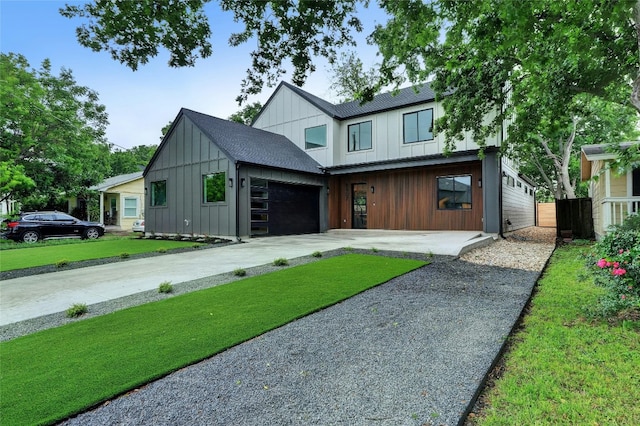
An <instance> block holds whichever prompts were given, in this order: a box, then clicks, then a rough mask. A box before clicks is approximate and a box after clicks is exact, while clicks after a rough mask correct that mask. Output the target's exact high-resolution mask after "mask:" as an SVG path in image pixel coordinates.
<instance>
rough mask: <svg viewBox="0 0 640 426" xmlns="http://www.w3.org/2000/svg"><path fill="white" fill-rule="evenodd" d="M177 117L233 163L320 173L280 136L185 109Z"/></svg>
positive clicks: (295, 146) (318, 167) (294, 145)
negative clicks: (188, 123)
mask: <svg viewBox="0 0 640 426" xmlns="http://www.w3.org/2000/svg"><path fill="white" fill-rule="evenodd" d="M180 115H184V116H185V117H187V118H189V120H191V121H192V122H193V123H194V124H195V125H196V126H197V127H198V128H199V129H200V130H201V131H202V133H204V134H205V135H206V136H207V137H208V138H209V139H211V141H212V142H213V143H215V144H216V145H217V146H218V147H220V149H221V150H222V151H223V152H224V153H225V154H226V155H227V156H228V157H229V159H231V160H232V161H235V162H240V163H247V164H254V165H259V166H266V167H274V168H277V169H285V170H293V171H298V172H304V173H313V174H322V173H323V172H322V170H321V168H320V167H321V166H320V164H318V163H317V162H316V161H315V160H314V159H313V158H311V157H309V156H308V155H307V154H306V153H305V152H304V151H303V150H302V149H300V148H299V147H298V146H297V145H296V144H294V143H293V142H291V141H290V140H289V139H287V138H286V137H284V136H282V135H278V134H275V133H271V132H267V131H265V130H260V129H255V128H253V127H249V126H245V125H244V124H240V123H235V122H233V121H228V120H223V119H221V118H216V117H212V116H210V115H206V114H202V113H200V112H196V111H192V110H189V109H186V108H182V109H181V110H180V114H178V118H179V117H180ZM178 118H176V122H177V121H178Z"/></svg>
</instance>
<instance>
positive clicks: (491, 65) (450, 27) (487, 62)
mask: <svg viewBox="0 0 640 426" xmlns="http://www.w3.org/2000/svg"><path fill="white" fill-rule="evenodd" d="M381 4H382V6H383V7H384V8H385V9H386V10H387V11H388V13H389V14H390V15H391V16H392V19H391V20H390V21H389V22H388V23H387V25H386V26H384V27H383V26H378V27H377V29H376V30H375V32H374V34H373V36H372V39H373V40H374V41H375V42H376V43H377V44H378V46H379V47H380V50H381V52H382V55H383V62H382V72H383V76H384V77H385V80H386V81H387V82H388V81H393V80H395V81H396V82H397V83H398V79H397V74H395V75H394V74H392V73H393V72H394V71H395V70H396V69H398V68H399V67H402V68H404V70H405V73H406V76H407V77H408V79H409V80H410V81H412V82H420V81H424V80H427V79H429V78H433V77H434V78H435V80H434V83H433V87H434V89H435V91H436V93H438V94H439V95H440V96H442V95H444V94H445V93H446V94H447V95H448V96H446V98H444V99H443V104H444V108H445V112H446V115H445V116H444V117H442V118H441V119H440V120H439V121H438V123H437V128H439V129H440V130H442V131H444V132H445V135H446V139H447V142H448V143H449V147H453V145H454V144H455V141H456V140H458V139H460V138H461V137H462V133H463V132H464V131H471V132H473V134H474V137H475V139H476V141H478V142H480V143H482V142H483V141H484V140H485V139H486V137H487V136H488V135H489V134H491V133H495V132H496V131H497V130H498V129H500V128H501V125H502V123H504V121H505V120H507V119H513V120H515V122H516V123H517V122H518V121H519V120H521V119H522V118H526V119H527V120H533V124H536V123H537V122H538V121H539V117H542V116H544V115H546V114H551V115H553V114H564V113H566V110H567V107H568V105H569V104H570V103H571V102H572V99H573V98H574V97H575V96H576V95H578V94H580V93H588V94H593V95H597V96H599V97H603V98H605V99H608V100H611V101H614V102H628V99H629V95H630V94H631V83H632V82H633V81H634V79H635V78H636V77H637V75H638V65H639V61H638V39H637V36H638V32H637V31H636V28H635V26H634V21H633V16H634V15H633V10H634V6H635V5H636V0H566V1H561V2H558V1H555V0H537V1H525V2H523V1H518V0H476V1H464V2H460V1H455V0H440V1H433V2H429V3H424V2H422V1H415V0H413V1H402V2H396V1H382V2H381ZM383 82H385V81H383ZM621 86H626V88H627V90H626V99H625V100H623V99H621V98H620V96H619V95H620V93H621V91H620V87H621ZM452 89H455V90H452ZM365 95H366V94H365ZM516 108H518V109H516ZM523 111H526V117H523V116H522V115H520V113H521V112H523ZM493 112H497V114H495V116H494V119H493V121H491V122H487V120H486V119H485V118H486V117H487V116H491V114H492V113H493ZM514 114H515V116H514ZM513 142H519V141H513Z"/></svg>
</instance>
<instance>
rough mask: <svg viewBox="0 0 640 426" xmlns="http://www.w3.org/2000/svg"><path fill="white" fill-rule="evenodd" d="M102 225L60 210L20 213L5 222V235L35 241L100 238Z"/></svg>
mask: <svg viewBox="0 0 640 426" xmlns="http://www.w3.org/2000/svg"><path fill="white" fill-rule="evenodd" d="M103 235H104V225H102V224H101V223H97V222H86V221H84V220H80V219H76V218H75V217H73V216H69V215H68V214H66V213H60V212H33V213H22V214H21V215H20V218H19V219H16V220H9V221H8V222H7V232H6V233H5V236H6V237H7V238H9V239H11V240H14V241H24V242H25V243H35V242H37V241H38V240H41V239H44V238H51V237H80V238H88V239H91V240H93V239H96V238H100V237H101V236H103Z"/></svg>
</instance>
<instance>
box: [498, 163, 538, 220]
mask: <svg viewBox="0 0 640 426" xmlns="http://www.w3.org/2000/svg"><path fill="white" fill-rule="evenodd" d="M502 170H503V172H504V173H506V174H507V176H511V177H512V178H513V186H510V185H508V184H507V181H508V178H507V177H503V178H502V220H503V222H504V223H503V230H504V231H505V232H509V231H515V230H517V229H522V228H526V227H529V226H535V224H536V219H535V211H536V210H535V209H536V206H535V196H534V194H532V193H531V192H532V191H530V190H531V189H532V187H531V185H529V184H528V183H527V182H526V181H524V180H523V179H521V178H520V177H519V176H518V173H517V172H516V171H515V170H514V169H513V168H511V167H510V166H509V165H508V164H506V163H505V162H503V164H502ZM525 187H526V188H527V192H526V194H525Z"/></svg>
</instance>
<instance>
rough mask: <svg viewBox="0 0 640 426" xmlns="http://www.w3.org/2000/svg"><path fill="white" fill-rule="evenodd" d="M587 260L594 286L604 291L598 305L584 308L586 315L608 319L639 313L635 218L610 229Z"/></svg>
mask: <svg viewBox="0 0 640 426" xmlns="http://www.w3.org/2000/svg"><path fill="white" fill-rule="evenodd" d="M586 257H587V266H588V267H589V269H590V270H591V271H592V273H593V281H594V283H595V284H596V285H598V286H600V287H602V288H604V289H605V293H604V295H603V296H602V297H601V298H600V299H599V300H598V304H597V305H596V306H591V307H587V313H588V314H590V315H593V316H601V317H605V318H608V317H613V316H616V315H617V314H618V313H619V312H622V311H629V310H631V311H634V310H638V311H640V220H639V219H638V216H637V215H636V216H631V217H630V218H628V219H627V220H626V221H625V222H624V223H623V224H622V225H620V226H616V227H612V228H611V229H610V230H609V232H608V233H607V235H605V237H604V238H603V239H602V240H601V241H599V242H598V243H596V244H594V245H593V248H592V252H591V253H589V254H588V255H587V256H586Z"/></svg>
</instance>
